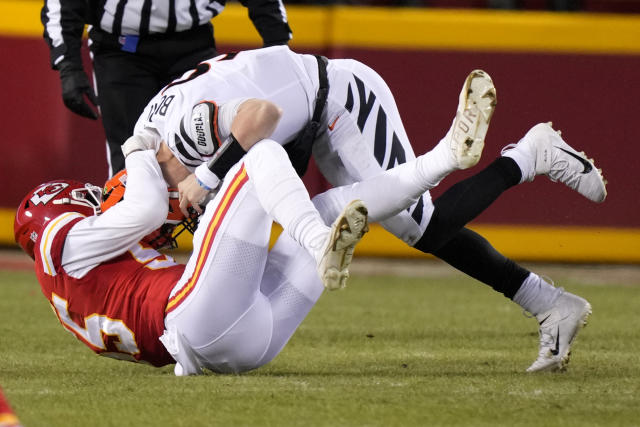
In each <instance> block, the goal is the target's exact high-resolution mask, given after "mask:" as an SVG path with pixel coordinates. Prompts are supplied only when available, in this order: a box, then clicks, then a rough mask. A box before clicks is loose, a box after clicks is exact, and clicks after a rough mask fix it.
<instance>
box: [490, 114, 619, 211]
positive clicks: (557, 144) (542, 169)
mask: <svg viewBox="0 0 640 427" xmlns="http://www.w3.org/2000/svg"><path fill="white" fill-rule="evenodd" d="M512 150H513V151H514V152H515V151H517V153H513V152H512ZM502 154H503V155H506V156H509V157H512V158H514V159H516V158H520V159H526V160H521V161H523V162H525V163H528V164H529V165H530V166H531V167H529V168H526V167H525V168H524V169H528V170H527V171H523V180H524V181H533V178H534V177H535V176H536V175H547V176H548V177H549V179H551V181H553V182H561V183H563V184H565V185H566V186H567V187H569V188H571V189H572V190H575V191H577V192H578V193H580V194H582V195H583V196H584V197H586V198H587V199H589V200H591V201H593V202H596V203H600V202H603V201H604V199H605V198H606V197H607V188H606V183H607V182H606V181H605V179H604V178H603V176H602V171H601V170H600V169H597V168H596V166H595V164H594V162H593V159H588V158H587V156H586V154H584V152H578V151H576V150H575V149H573V148H572V147H571V146H570V145H569V144H567V143H566V142H564V140H563V139H562V137H561V136H560V133H559V132H556V131H555V130H554V129H553V128H552V127H551V123H539V124H537V125H535V126H534V127H532V128H531V129H530V130H529V132H527V133H526V134H525V136H524V137H523V138H522V139H521V140H520V142H518V143H517V144H510V145H507V146H506V147H505V148H504V149H503V150H502ZM516 162H517V160H516ZM531 162H533V163H531ZM518 164H519V165H520V163H518ZM521 168H522V166H521Z"/></svg>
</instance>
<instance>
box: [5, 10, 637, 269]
mask: <svg viewBox="0 0 640 427" xmlns="http://www.w3.org/2000/svg"><path fill="white" fill-rule="evenodd" d="M14 3H15V2H14ZM2 4H4V3H3V2H2V1H0V5H2ZM14 6H15V4H14ZM38 6H39V5H38ZM33 9H34V10H37V9H36V8H35V5H33ZM366 10H367V9H359V11H358V12H357V14H356V17H359V18H360V20H361V21H362V22H364V23H362V22H361V23H360V24H358V25H360V26H361V29H363V28H365V29H366V28H367V27H368V26H373V25H375V24H376V22H377V21H376V19H378V18H377V15H376V14H377V13H378V11H377V10H374V11H373V12H371V16H369V19H370V20H371V22H369V23H368V24H367V23H366V21H367V15H366V13H365V12H363V11H366ZM403 10H404V11H405V12H403V13H397V14H396V13H395V12H389V15H388V16H387V18H388V19H389V20H390V21H389V22H391V21H392V22H391V23H390V24H389V25H387V26H386V27H380V28H377V27H376V33H375V34H368V35H367V34H365V35H363V34H362V33H363V32H364V31H358V28H353V25H354V24H353V23H352V21H350V20H353V19H356V18H354V17H353V16H352V15H353V13H351V12H350V11H349V9H348V8H338V9H337V12H335V13H333V15H330V16H329V17H327V11H326V9H320V8H310V9H304V8H298V9H296V8H294V9H292V10H291V11H290V14H289V19H290V22H291V25H292V28H293V30H294V37H295V38H294V40H296V42H294V43H293V44H292V46H293V48H294V49H296V50H298V51H301V52H319V53H323V54H325V55H328V56H330V57H352V58H356V59H359V60H361V61H362V62H364V63H366V64H368V65H370V66H371V67H372V68H374V69H376V70H377V71H378V72H379V73H380V74H381V75H382V76H383V77H384V78H385V80H386V81H387V83H388V84H389V86H390V87H391V89H392V91H393V93H394V94H395V96H396V101H397V104H398V107H399V109H400V112H401V114H402V117H403V119H404V123H405V126H406V129H407V132H408V134H409V137H410V138H411V140H412V143H413V145H414V147H415V151H416V152H417V153H421V152H424V151H426V150H428V149H429V148H430V147H432V146H433V145H434V144H435V143H437V141H438V140H439V138H440V137H441V136H442V135H444V133H445V132H446V131H447V129H448V127H449V125H450V123H451V120H452V114H453V112H454V110H455V107H456V104H457V96H458V92H459V89H460V85H461V83H462V81H463V79H464V77H465V76H466V74H467V73H468V72H469V71H470V70H472V69H474V68H482V69H484V70H486V71H488V72H489V73H490V74H491V75H492V77H493V79H494V82H495V84H496V87H497V90H498V108H497V110H496V114H495V116H494V118H493V122H492V127H491V129H490V131H489V135H488V139H487V144H486V147H485V152H484V156H483V160H482V161H481V164H480V165H479V166H478V167H476V168H475V169H474V171H477V170H479V168H481V167H483V166H486V165H487V164H489V162H490V161H491V160H492V159H493V158H495V156H497V155H498V154H499V151H500V148H501V147H502V146H504V145H505V144H507V143H511V142H517V141H518V139H519V138H520V137H521V136H522V135H523V134H524V132H526V130H527V129H528V128H529V127H531V126H532V125H533V124H535V123H537V122H540V121H550V120H552V121H553V122H554V124H555V125H556V127H557V128H560V129H562V131H563V135H564V136H565V137H566V139H567V140H568V141H569V142H570V143H571V144H573V145H575V146H577V147H579V148H580V149H584V150H585V151H586V152H587V153H588V154H589V155H590V156H593V157H594V158H595V159H596V160H597V165H598V166H599V167H601V168H602V169H603V170H604V173H605V176H606V178H607V179H608V181H609V186H608V189H609V197H608V199H607V201H606V202H605V203H604V204H601V205H594V204H592V203H590V202H588V201H586V200H585V199H583V198H581V197H580V196H578V195H577V194H575V193H574V192H572V191H570V190H569V189H567V188H565V187H563V186H559V185H554V184H552V183H550V182H549V181H548V180H546V179H538V180H537V181H536V182H535V183H532V184H525V185H522V186H520V187H518V188H516V189H514V190H511V191H509V192H507V193H506V194H505V195H503V197H501V198H500V199H499V200H498V201H497V202H496V203H495V204H494V205H493V206H492V207H491V208H490V209H488V210H487V211H486V212H485V213H483V214H482V215H481V216H480V217H479V218H478V220H477V221H476V222H474V225H478V226H479V227H480V228H482V227H484V226H488V227H489V228H491V226H492V225H497V226H498V227H501V226H506V227H516V228H507V229H506V230H512V229H513V230H519V229H520V228H518V227H523V226H531V225H535V226H544V227H551V228H549V229H548V230H557V229H558V227H560V228H562V229H563V230H566V229H571V227H578V228H580V227H583V228H584V227H587V228H586V230H587V231H589V230H598V232H603V231H602V230H605V232H607V233H608V232H609V231H612V232H613V233H614V235H615V238H614V240H613V245H614V246H620V245H622V248H621V249H620V248H619V249H620V250H621V252H622V253H629V252H638V253H640V238H639V237H638V236H640V231H639V230H640V201H639V200H638V196H639V195H640V192H639V191H638V190H639V187H640V179H639V177H640V173H639V172H638V169H639V168H640V160H638V159H640V147H639V146H638V145H637V144H635V143H634V141H635V139H636V136H635V134H636V132H635V129H636V125H635V123H636V122H637V119H635V115H636V112H635V108H634V107H635V102H634V101H635V100H637V99H640V84H638V80H637V77H638V70H639V69H640V38H639V36H638V34H636V33H637V32H633V31H631V33H629V34H630V36H629V34H627V33H623V34H622V37H623V38H625V37H626V38H628V37H632V38H633V37H635V39H632V40H625V42H628V43H627V44H623V45H620V44H619V43H618V44H615V43H613V42H612V44H611V45H608V44H607V42H606V40H605V41H602V40H601V37H596V38H595V39H593V40H590V39H586V40H584V41H582V42H580V41H577V42H574V41H573V40H574V38H576V37H577V38H579V37H580V35H578V36H576V35H575V34H571V35H568V36H566V37H564V38H563V37H561V36H558V38H552V39H551V40H552V42H548V40H549V35H548V34H547V35H544V36H540V34H541V33H539V34H536V32H535V31H533V33H532V35H531V36H526V37H525V36H518V37H520V39H522V40H520V41H518V37H515V39H516V40H515V41H513V40H511V41H503V40H502V38H501V36H500V33H499V31H497V30H495V28H496V24H495V23H493V26H492V27H491V28H492V30H491V31H494V33H495V34H493V33H490V34H489V35H488V36H487V38H488V41H487V43H486V45H480V46H478V45H477V44H478V42H477V40H474V39H472V38H470V39H469V40H471V41H470V42H469V43H466V44H465V42H464V41H463V42H460V41H458V40H456V39H455V37H453V36H450V35H448V33H444V32H443V33H442V37H440V38H441V41H442V42H441V44H438V41H437V40H436V41H434V40H432V39H433V38H434V37H438V35H437V34H436V35H435V36H433V35H431V36H429V37H422V36H421V37H413V36H412V35H411V34H408V35H407V34H402V31H396V30H397V29H398V28H404V27H407V26H409V27H410V26H418V28H422V26H424V28H428V29H429V31H438V30H437V28H436V27H437V25H439V23H440V22H441V21H443V20H444V21H446V20H447V19H450V15H448V14H443V15H442V16H441V17H438V16H436V18H437V19H438V20H436V21H433V19H434V18H433V15H428V16H427V18H425V19H426V21H425V22H424V23H421V22H419V18H420V16H422V15H421V14H418V13H417V12H416V14H407V13H406V9H403ZM244 13H245V12H244V11H243V9H242V8H233V7H230V8H229V10H228V11H225V13H223V14H222V15H221V16H220V17H219V18H217V20H220V22H221V23H222V19H223V18H224V17H225V14H228V15H229V20H234V19H235V20H238V19H239V20H242V21H243V22H244V21H246V24H248V19H247V18H246V16H244ZM329 13H331V12H329ZM421 13H424V12H421ZM458 13H459V14H462V15H460V16H462V17H463V18H466V19H472V18H474V17H475V18H474V19H477V16H476V15H475V14H470V15H468V16H467V15H464V13H463V12H458ZM496 14H498V16H499V17H500V19H506V21H505V22H506V23H505V24H504V25H506V26H507V28H506V30H505V31H511V30H510V29H509V25H510V24H509V23H510V22H517V21H518V20H519V19H521V18H520V17H521V16H523V14H510V15H509V14H507V16H506V18H505V15H504V14H502V15H500V12H496ZM525 15H526V14H525ZM539 15H540V16H541V18H540V19H543V18H544V19H546V20H547V21H548V20H553V19H556V18H554V17H553V16H552V15H551V14H539ZM296 16H298V17H299V20H296ZM487 16H490V17H493V16H494V15H493V14H492V15H487ZM510 16H512V17H513V19H511V18H509V17H510ZM592 16H593V15H592ZM480 18H482V16H480ZM507 18H508V19H507ZM562 19H564V18H562ZM589 19H592V18H589ZM602 19H603V20H605V21H606V20H608V19H616V16H611V15H603V18H602ZM619 19H620V21H619V22H622V23H623V24H625V25H626V26H624V27H622V28H628V24H629V22H628V19H627V18H624V17H620V18H619ZM343 21H344V22H346V23H347V24H348V25H346V24H345V25H346V26H342V27H341V25H340V22H343ZM416 21H418V22H417V23H416ZM485 21H486V19H484V20H483V21H482V22H485ZM5 22H6V21H5ZM233 22H234V23H235V22H236V21H233ZM314 22H315V23H316V24H315V27H316V28H321V29H323V31H311V30H310V25H311V24H313V23H314ZM327 22H332V25H333V26H332V27H331V28H327V26H326V25H325V26H323V25H322V24H323V23H324V24H326V23H327ZM350 22H351V23H350ZM434 22H435V23H434ZM594 22H595V21H594ZM615 22H618V21H615ZM619 22H618V23H619ZM297 23H298V25H297ZM631 23H632V24H633V23H635V24H636V25H638V24H640V18H636V20H635V21H633V22H631ZM216 24H218V21H216ZM405 24H406V25H405ZM429 24H431V25H429ZM587 24H589V25H591V21H589V22H588V23H587ZM596 24H597V23H596ZM29 25H31V28H34V29H35V28H39V26H38V24H37V21H36V23H35V24H34V23H33V22H31V21H30V24H29ZM243 25H245V24H244V23H243ZM443 25H444V27H447V23H446V22H444V24H443ZM527 25H528V26H527ZM527 25H524V26H522V25H521V27H522V28H523V30H522V31H525V32H526V31H529V32H531V31H532V30H530V29H529V30H526V28H529V27H531V25H530V24H527ZM598 25H600V26H602V24H601V23H600V24H597V25H595V26H594V27H593V28H594V32H596V33H597V31H598V28H600V27H598ZM606 25H608V24H606V22H605V29H606ZM3 26H4V27H5V30H3V28H2V27H3ZM639 26H640V25H639ZM7 27H8V28H9V29H6V28H7ZM221 27H222V28H221ZM12 28H13V27H11V25H10V24H6V23H3V21H2V20H0V46H1V47H2V52H3V57H4V58H7V59H5V60H3V65H2V67H1V68H0V75H1V77H2V81H4V82H5V85H4V90H3V95H2V97H3V101H4V102H2V103H1V104H0V117H2V126H1V127H0V144H1V145H0V147H1V148H2V153H3V154H2V156H1V160H0V162H1V165H2V167H1V168H0V178H2V180H3V182H5V183H9V185H6V186H5V189H4V191H3V192H2V193H1V194H0V207H2V208H5V211H7V209H9V210H10V209H14V207H15V206H16V205H17V203H18V202H19V201H20V199H21V197H22V196H23V195H24V193H25V192H26V191H27V190H29V189H30V188H32V187H33V186H35V185H37V184H38V183H40V182H42V181H44V180H47V179H53V178H56V177H74V178H78V179H84V180H87V181H90V182H95V183H101V182H103V181H104V179H105V178H106V172H107V166H106V160H105V147H104V134H103V131H102V129H101V126H100V123H99V122H92V121H90V120H86V119H82V118H79V117H77V116H75V115H73V114H72V113H70V112H68V111H67V110H66V109H65V108H64V106H63V105H62V101H61V97H60V87H59V81H58V76H57V73H55V72H53V71H51V70H50V69H49V66H48V50H47V48H46V46H45V43H44V42H43V41H42V39H41V38H40V33H39V31H38V32H37V33H34V30H33V29H32V30H29V29H26V30H24V31H22V32H24V33H26V34H16V33H20V32H21V31H16V30H15V29H12ZM311 28H312V27H311ZM434 28H435V29H434ZM588 28H590V27H588ZM617 28H621V27H617ZM378 30H379V31H380V32H382V33H383V34H380V33H379V32H378ZM496 31H497V32H496ZM625 31H626V30H625ZM249 32H250V28H249ZM574 32H575V31H574ZM217 33H218V34H219V36H218V40H219V50H220V51H225V50H235V49H237V48H242V47H255V46H256V43H255V42H253V41H252V40H253V39H255V34H253V35H250V36H249V38H246V37H245V35H244V34H243V33H234V32H233V31H231V30H230V29H228V28H226V27H225V26H224V24H222V25H217ZM605 33H606V31H605ZM2 34H4V35H2ZM225 34H227V36H226V37H225V36H224V35H225ZM236 34H240V35H237V36H236ZM478 34H482V33H481V32H478ZM513 34H522V32H520V33H518V32H515V33H513ZM251 37H253V39H252V38H251ZM394 37H395V38H394ZM452 37H453V38H452ZM492 37H494V38H495V41H492V40H491V38H492ZM527 37H530V39H528V38H527ZM540 37H541V38H542V40H541V45H536V43H537V39H538V38H540ZM544 37H546V38H547V41H546V42H548V46H547V48H545V43H546V42H545V39H544ZM609 37H611V38H613V34H612V35H610V36H609ZM389 39H391V41H389ZM393 40H396V41H395V43H394V42H393ZM523 40H524V41H523ZM531 40H533V41H531ZM514 43H515V46H513V44H514ZM518 43H519V45H518ZM580 43H582V45H581V44H580ZM379 45H382V46H381V47H382V48H378V47H377V46H379ZM374 46H376V48H374ZM628 46H632V47H628ZM633 46H636V47H635V48H634V47H633ZM634 49H635V50H634ZM636 50H637V51H636ZM471 173H473V172H459V173H456V174H454V175H452V176H451V177H449V178H447V180H446V181H445V182H444V183H443V185H442V186H441V188H442V189H444V188H446V187H448V186H449V185H450V184H452V183H454V182H456V181H458V180H460V179H462V178H464V177H466V176H469V175H470V174H471ZM305 180H306V181H307V183H308V184H309V186H310V187H311V188H312V191H313V192H317V191H320V190H322V189H323V188H324V182H323V181H322V179H321V178H320V177H319V174H318V173H317V171H316V170H315V169H311V170H310V172H309V173H308V174H307V176H306V177H305ZM442 189H437V190H436V191H434V195H436V196H437V195H438V194H440V193H441V192H442ZM6 223H7V221H5V224H6ZM3 227H4V228H7V226H6V225H4V226H3ZM6 231H7V230H5V234H3V236H6V235H7V233H6ZM9 236H10V235H9ZM607 236H608V237H607V238H608V239H610V238H611V235H610V234H608V235H607ZM625 236H626V237H625ZM620 238H622V239H623V240H621V241H620V242H621V243H620V245H616V243H615V242H616V240H615V239H620ZM5 240H6V239H5ZM512 240H513V239H512ZM607 241H609V240H607ZM587 244H591V245H593V244H596V245H597V244H598V241H597V240H596V241H592V242H591V243H587ZM609 244H611V243H609ZM532 251H534V252H535V249H532ZM373 253H376V252H375V251H374V252H373ZM381 253H382V254H384V252H381ZM523 257H524V258H530V259H536V256H535V255H533V256H529V257H528V256H526V254H525V255H524V256H523ZM543 258H544V257H543ZM551 258H553V256H551ZM637 259H640V255H637V254H631V255H629V256H627V257H626V258H625V256H622V258H620V261H629V260H631V261H634V260H637ZM569 260H571V259H570V257H569Z"/></svg>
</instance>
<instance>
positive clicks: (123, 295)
mask: <svg viewBox="0 0 640 427" xmlns="http://www.w3.org/2000/svg"><path fill="white" fill-rule="evenodd" d="M66 215H71V216H72V217H73V216H77V217H74V218H72V217H69V218H68V222H67V221H65V220H64V218H62V217H64V216H66ZM59 218H62V221H61V222H58V223H59V224H64V223H65V222H66V224H64V225H62V226H60V227H53V228H51V229H50V230H49V232H47V229H49V228H50V227H47V229H45V232H44V233H42V235H41V236H40V237H39V238H38V241H37V242H36V246H35V258H36V265H35V269H36V275H37V277H38V281H39V282H40V286H41V288H42V292H43V293H44V295H45V297H46V298H47V299H48V300H49V302H50V303H51V305H52V307H53V309H54V311H55V313H56V314H57V316H58V319H59V320H60V323H62V325H63V326H64V327H65V328H66V329H67V330H69V331H70V332H71V333H73V334H74V335H75V336H76V337H77V338H78V339H79V340H80V341H82V342H83V343H85V344H86V345H87V346H88V347H89V348H91V349H92V350H93V351H95V352H96V353H98V354H100V355H102V356H108V357H113V358H117V359H123V360H131V361H136V362H147V363H150V364H152V365H154V366H163V365H167V364H170V363H175V361H174V360H173V358H172V357H171V356H170V355H169V353H167V351H166V349H165V347H164V346H163V345H162V343H161V342H160V340H159V337H160V336H161V335H162V334H163V332H164V314H165V308H166V306H167V300H168V299H169V294H170V292H171V290H172V289H173V287H174V286H175V284H176V282H177V281H178V279H180V277H181V276H182V273H183V271H184V265H181V264H177V263H176V262H174V261H173V259H172V258H171V257H167V256H166V255H162V254H160V253H158V252H157V251H155V250H154V249H152V248H149V247H145V246H143V245H142V244H138V245H135V246H134V248H133V249H130V250H129V251H127V252H125V253H124V254H122V255H119V256H117V257H115V258H112V259H111V260H109V261H107V262H103V263H101V264H99V265H98V266H96V267H94V268H92V269H91V270H90V271H89V272H88V273H87V274H85V275H84V276H83V277H82V278H79V279H78V278H74V277H71V276H70V275H69V274H67V273H66V272H65V270H64V268H63V267H62V266H61V258H62V250H63V247H64V243H65V238H66V236H67V233H68V232H69V230H70V229H71V227H72V226H73V225H74V224H75V223H77V222H78V221H79V220H80V219H81V217H80V216H79V215H78V214H74V213H67V214H63V215H61V216H60V217H58V218H55V219H54V220H52V221H51V223H54V222H56V221H57V220H58V219H59Z"/></svg>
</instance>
